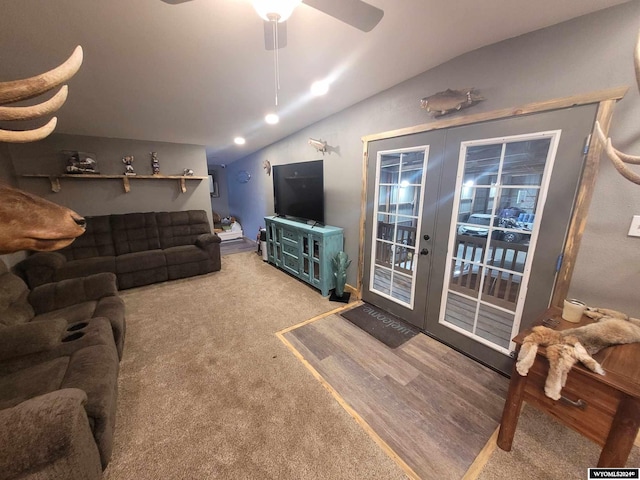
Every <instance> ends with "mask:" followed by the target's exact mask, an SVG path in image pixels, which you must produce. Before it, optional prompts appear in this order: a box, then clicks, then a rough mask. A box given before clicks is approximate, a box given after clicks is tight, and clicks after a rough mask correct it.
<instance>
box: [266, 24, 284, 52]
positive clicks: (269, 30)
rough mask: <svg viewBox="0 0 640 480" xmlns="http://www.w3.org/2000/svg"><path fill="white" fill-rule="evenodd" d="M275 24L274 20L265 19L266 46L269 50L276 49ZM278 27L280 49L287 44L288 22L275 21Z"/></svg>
mask: <svg viewBox="0 0 640 480" xmlns="http://www.w3.org/2000/svg"><path fill="white" fill-rule="evenodd" d="M273 25H274V22H268V21H266V20H265V21H264V48H266V49H267V50H274V45H275V43H274V38H273ZM275 25H276V28H277V29H278V45H277V48H278V50H279V49H281V48H284V47H286V46H287V22H279V23H278V22H275Z"/></svg>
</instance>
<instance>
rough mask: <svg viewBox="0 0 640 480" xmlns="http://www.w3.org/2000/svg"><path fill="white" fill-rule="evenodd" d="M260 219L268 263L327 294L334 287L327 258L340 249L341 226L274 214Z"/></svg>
mask: <svg viewBox="0 0 640 480" xmlns="http://www.w3.org/2000/svg"><path fill="white" fill-rule="evenodd" d="M264 221H265V225H266V228H267V252H268V257H269V263H271V264H273V265H275V266H276V267H278V268H281V269H282V270H284V271H285V272H288V273H290V274H291V275H294V276H296V277H298V278H299V279H300V280H302V281H304V282H307V283H308V284H310V285H312V286H313V287H315V288H317V289H319V290H320V291H321V292H322V296H324V297H326V296H327V295H329V292H330V291H331V290H332V289H333V288H335V286H336V281H335V277H334V276H333V268H332V266H331V259H332V258H333V257H335V255H336V253H338V252H340V251H341V250H342V248H343V235H342V232H343V230H342V228H339V227H330V226H328V225H325V226H319V225H308V224H306V223H302V222H297V221H294V220H289V219H285V218H278V217H265V218H264Z"/></svg>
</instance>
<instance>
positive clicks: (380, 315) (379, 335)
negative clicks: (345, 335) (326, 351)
mask: <svg viewBox="0 0 640 480" xmlns="http://www.w3.org/2000/svg"><path fill="white" fill-rule="evenodd" d="M340 315H341V316H342V317H344V318H346V319H347V320H349V321H350V322H351V323H353V324H354V325H356V326H358V327H360V328H361V329H362V330H364V331H365V332H367V333H368V334H369V335H371V336H372V337H374V338H376V339H377V340H380V341H381V342H382V343H384V344H385V345H386V346H387V347H389V348H398V347H399V346H400V345H402V344H403V343H404V342H406V341H407V340H410V339H412V338H413V337H415V336H416V335H417V334H418V333H420V330H418V329H417V328H416V327H414V326H413V325H410V324H408V323H407V322H405V321H404V320H401V319H400V318H398V317H396V316H395V315H392V314H390V313H389V312H385V311H384V310H382V309H380V308H378V307H376V306H374V305H371V304H370V303H364V304H363V305H360V306H358V307H356V308H352V309H351V310H346V311H344V312H342V313H341V314H340Z"/></svg>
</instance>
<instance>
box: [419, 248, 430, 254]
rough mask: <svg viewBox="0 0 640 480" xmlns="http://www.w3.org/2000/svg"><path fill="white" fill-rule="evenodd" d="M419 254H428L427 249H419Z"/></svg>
mask: <svg viewBox="0 0 640 480" xmlns="http://www.w3.org/2000/svg"><path fill="white" fill-rule="evenodd" d="M420 255H429V250H427V249H426V248H423V249H422V250H420Z"/></svg>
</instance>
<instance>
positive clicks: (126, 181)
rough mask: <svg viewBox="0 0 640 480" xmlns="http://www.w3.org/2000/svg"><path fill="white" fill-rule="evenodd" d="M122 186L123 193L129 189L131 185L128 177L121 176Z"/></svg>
mask: <svg viewBox="0 0 640 480" xmlns="http://www.w3.org/2000/svg"><path fill="white" fill-rule="evenodd" d="M122 187H123V188H124V193H129V192H130V191H131V185H129V177H122Z"/></svg>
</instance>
